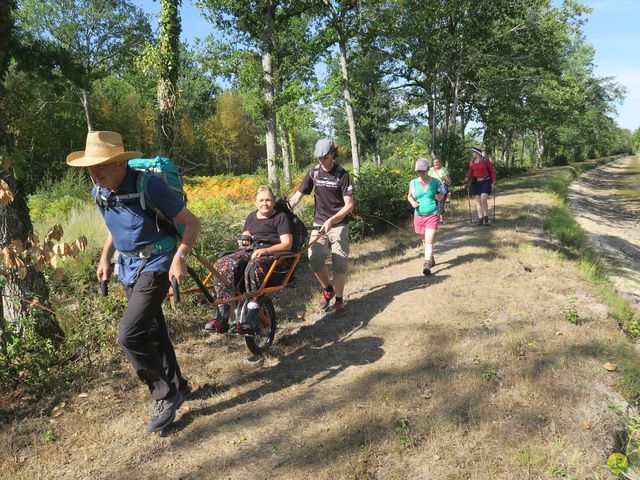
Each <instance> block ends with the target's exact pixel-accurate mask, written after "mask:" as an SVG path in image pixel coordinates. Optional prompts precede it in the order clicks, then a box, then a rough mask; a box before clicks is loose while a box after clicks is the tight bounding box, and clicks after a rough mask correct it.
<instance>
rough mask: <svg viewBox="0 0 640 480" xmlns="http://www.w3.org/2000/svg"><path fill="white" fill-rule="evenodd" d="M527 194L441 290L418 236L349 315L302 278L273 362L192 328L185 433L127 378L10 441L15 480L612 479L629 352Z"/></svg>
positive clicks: (448, 231) (372, 265) (66, 405)
mask: <svg viewBox="0 0 640 480" xmlns="http://www.w3.org/2000/svg"><path fill="white" fill-rule="evenodd" d="M526 182H527V179H526V178H522V179H520V180H518V181H513V182H511V183H509V184H507V182H505V183H503V184H501V193H500V195H499V196H498V201H497V210H498V215H497V219H498V221H497V223H496V224H495V225H494V226H493V227H491V228H488V227H474V226H470V225H469V223H468V220H466V221H464V222H462V221H459V222H457V223H452V224H449V225H446V226H445V228H444V229H443V230H442V231H441V232H440V234H439V238H438V245H437V248H436V260H437V262H438V265H437V266H436V267H435V268H434V273H435V274H434V275H432V276H430V277H424V276H423V275H422V273H421V265H422V260H421V255H420V252H419V248H418V242H417V241H416V240H415V238H414V237H413V236H412V234H411V232H410V231H409V230H407V231H404V232H400V233H397V234H395V235H393V236H389V237H386V238H385V239H382V240H377V241H373V242H367V243H363V244H360V245H357V246H355V247H354V255H353V259H352V268H351V272H350V278H349V284H348V290H347V299H348V302H347V312H346V313H345V314H344V315H341V316H336V315H332V314H329V315H323V314H321V313H319V312H317V311H316V310H315V309H314V307H313V306H305V305H304V303H300V302H301V301H302V300H301V299H300V298H298V297H299V293H300V292H301V288H302V285H306V284H308V285H314V281H313V279H312V278H311V276H310V274H309V272H308V271H304V270H303V271H301V273H300V277H299V278H298V279H297V280H296V282H298V286H296V287H295V288H294V289H292V290H291V291H289V292H288V293H287V295H288V296H286V295H285V296H283V297H281V298H278V301H277V304H278V305H279V306H280V308H279V314H280V316H281V318H285V317H287V318H288V319H289V320H288V321H284V322H283V323H282V325H283V328H282V330H281V331H280V333H279V335H278V339H277V343H276V344H275V346H274V349H273V352H272V354H271V355H270V356H269V357H268V358H266V359H265V360H264V362H262V363H260V362H258V363H255V362H254V363H251V362H247V354H246V350H245V348H244V345H243V344H242V343H240V342H239V341H238V340H237V339H227V338H226V337H215V336H209V337H205V338H203V337H202V336H201V335H199V334H198V333H197V332H198V330H199V328H200V325H201V324H202V323H203V322H204V319H203V318H194V319H192V320H190V327H189V328H190V329H191V330H190V332H186V333H185V332H182V333H181V335H180V340H179V341H178V342H177V345H176V349H177V355H178V358H179V359H180V362H181V365H182V369H183V371H184V372H185V373H186V375H187V376H188V378H189V379H190V382H191V384H192V388H193V389H194V395H193V398H192V399H191V400H190V401H188V402H186V403H185V405H184V406H183V407H182V408H181V409H180V411H179V412H178V417H177V421H176V424H175V427H174V428H172V429H171V430H170V431H169V432H166V434H164V435H162V436H159V435H149V434H147V433H145V432H144V428H145V424H146V420H147V414H146V411H145V409H146V407H145V405H146V402H147V401H148V394H147V393H146V392H145V389H144V388H143V387H142V386H140V384H139V383H138V382H137V380H136V379H135V378H134V375H133V374H132V372H130V371H129V369H128V367H127V366H126V365H125V366H124V367H123V368H122V369H121V370H120V369H114V371H113V372H105V375H104V378H103V379H102V380H100V381H96V382H95V383H94V384H93V385H91V387H90V388H88V389H87V390H86V391H85V392H82V394H81V395H79V392H70V393H69V394H68V395H66V396H64V397H63V398H58V399H55V401H53V402H51V404H50V406H48V407H47V408H43V409H42V410H41V411H40V412H38V413H34V414H33V415H31V416H29V417H27V418H25V419H23V420H21V421H20V422H14V423H12V424H11V425H8V426H6V427H4V428H3V429H2V432H1V433H2V434H1V435H0V452H2V453H1V454H0V467H1V468H0V477H1V478H7V479H8V478H11V479H34V478H46V479H49V478H55V479H86V478H92V479H157V478H163V479H165V478H166V479H209V478H210V479H233V480H236V479H247V480H249V479H251V480H255V479H274V478H277V479H403V480H404V479H407V478H411V479H425V480H427V479H437V480H443V479H450V480H460V479H473V480H497V479H504V480H513V479H534V478H540V479H543V478H544V479H546V478H580V479H583V478H607V471H606V468H605V466H604V465H605V462H606V458H607V456H608V454H609V453H611V451H612V449H613V448H614V444H615V441H616V438H617V433H618V432H619V431H620V429H621V424H620V414H621V412H622V411H624V408H625V405H626V404H625V402H624V400H623V399H622V398H621V397H620V396H619V395H617V394H615V393H614V392H613V390H612V388H611V386H612V385H614V384H615V383H616V382H617V381H618V373H617V372H612V371H608V370H606V369H604V368H603V367H602V365H603V364H604V363H606V362H613V363H616V362H617V361H622V360H621V357H620V353H619V352H621V351H624V349H625V346H626V345H627V343H626V340H625V339H624V337H622V336H621V335H620V334H619V330H618V327H617V325H616V324H615V322H614V321H613V320H611V319H610V318H608V315H607V310H606V307H605V306H604V305H603V303H602V301H601V300H599V299H598V298H597V297H596V296H595V295H594V294H593V293H592V290H591V286H590V285H589V284H588V283H587V282H586V281H584V280H583V279H582V277H581V276H580V274H579V272H578V271H577V270H576V269H575V267H574V266H573V263H572V262H571V261H570V260H567V259H565V258H563V257H562V255H561V254H559V253H556V251H557V250H558V249H557V248H556V247H557V246H556V245H554V244H553V243H551V242H549V241H548V240H547V239H546V238H545V237H544V235H543V234H542V232H541V230H540V223H541V219H542V218H543V217H544V211H545V210H546V209H548V208H550V207H551V206H552V205H553V202H554V200H553V198H552V197H551V196H549V195H545V194H543V193H541V192H537V191H535V190H533V189H531V188H530V187H527V185H526ZM456 209H457V211H458V212H459V214H458V217H461V216H462V217H464V216H465V215H466V213H467V205H466V200H465V201H464V202H463V203H460V204H458V205H456ZM463 214H464V215H463ZM297 294H298V295H297ZM317 300H318V299H317V298H313V299H311V301H310V302H309V305H313V304H315V302H316V301H317ZM54 405H57V408H55V409H54ZM45 431H49V432H51V436H53V438H54V440H51V438H48V439H47V438H45V436H44V435H43V432H45Z"/></svg>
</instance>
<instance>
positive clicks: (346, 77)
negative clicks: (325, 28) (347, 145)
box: [337, 29, 360, 177]
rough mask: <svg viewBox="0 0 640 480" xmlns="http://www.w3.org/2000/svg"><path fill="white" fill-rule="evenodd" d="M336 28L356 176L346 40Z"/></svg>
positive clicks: (355, 142)
mask: <svg viewBox="0 0 640 480" xmlns="http://www.w3.org/2000/svg"><path fill="white" fill-rule="evenodd" d="M337 30H338V46H339V47H340V67H341V68H342V95H343V97H344V109H345V112H346V114H347V122H348V123H349V137H350V138H351V158H352V161H353V173H354V175H355V176H356V177H357V176H358V174H359V173H360V156H359V155H358V138H357V136H356V119H355V116H354V114H353V105H352V103H351V90H350V89H349V66H348V63H347V40H346V38H344V34H343V33H342V30H340V29H337Z"/></svg>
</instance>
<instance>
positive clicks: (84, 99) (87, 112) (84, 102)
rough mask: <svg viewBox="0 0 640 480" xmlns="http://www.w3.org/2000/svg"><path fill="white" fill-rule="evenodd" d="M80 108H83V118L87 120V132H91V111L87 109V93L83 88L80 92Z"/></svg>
mask: <svg viewBox="0 0 640 480" xmlns="http://www.w3.org/2000/svg"><path fill="white" fill-rule="evenodd" d="M80 93H81V95H82V96H81V99H82V106H83V107H84V116H85V118H86V120H87V130H88V131H89V132H91V131H93V121H92V119H91V109H90V108H89V92H87V91H86V90H85V89H84V88H83V89H82V90H81V91H80Z"/></svg>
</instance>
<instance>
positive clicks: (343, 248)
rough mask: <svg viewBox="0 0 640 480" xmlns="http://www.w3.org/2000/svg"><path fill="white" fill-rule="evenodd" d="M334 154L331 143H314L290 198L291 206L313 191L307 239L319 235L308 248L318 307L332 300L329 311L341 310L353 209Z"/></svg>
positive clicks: (350, 191) (346, 178)
mask: <svg viewBox="0 0 640 480" xmlns="http://www.w3.org/2000/svg"><path fill="white" fill-rule="evenodd" d="M337 154H338V149H337V148H336V146H335V144H334V143H333V140H331V139H329V138H322V139H320V140H318V141H317V142H316V146H315V149H314V151H313V156H314V157H316V158H317V159H318V164H317V165H316V166H314V167H313V168H312V169H311V170H309V171H308V172H307V174H306V175H305V176H304V178H303V179H302V182H301V183H300V186H299V187H298V191H297V192H296V193H295V194H294V195H293V197H291V202H290V203H291V207H292V208H293V207H295V206H296V205H297V204H298V203H300V201H301V200H302V197H303V196H304V195H309V194H310V193H311V192H314V198H315V212H314V215H313V230H312V231H311V238H315V237H316V236H317V235H318V234H319V233H324V234H326V236H324V237H323V238H321V239H320V240H319V241H318V242H316V243H315V244H314V245H313V246H312V247H311V248H310V249H309V263H310V264H311V269H312V270H313V273H315V275H316V277H317V278H318V280H319V281H320V284H321V285H322V300H321V301H320V308H321V309H323V310H327V309H329V307H330V306H331V300H332V299H333V298H334V297H335V302H334V304H333V310H334V311H335V312H336V313H342V312H343V311H344V303H343V295H344V286H345V283H346V280H347V258H348V256H349V224H348V215H349V213H350V212H351V211H352V210H353V207H354V202H353V186H352V185H351V180H350V179H349V173H348V172H347V171H346V170H345V169H344V168H342V167H341V166H340V165H338V164H337V163H335V158H336V156H337ZM329 250H330V251H331V263H332V266H333V285H332V284H331V280H330V278H329V270H328V269H327V267H326V266H325V259H326V257H327V254H328V253H329Z"/></svg>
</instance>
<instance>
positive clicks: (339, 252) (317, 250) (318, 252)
mask: <svg viewBox="0 0 640 480" xmlns="http://www.w3.org/2000/svg"><path fill="white" fill-rule="evenodd" d="M319 228H320V226H318V225H314V226H313V230H312V231H311V239H312V240H313V239H314V238H316V236H317V235H318V229H319ZM329 251H331V263H332V264H333V272H334V273H347V258H348V257H349V225H338V226H335V227H332V228H331V230H329V233H328V234H327V235H326V236H323V237H322V238H320V240H318V241H317V242H316V243H315V245H313V246H312V247H311V248H310V249H309V263H310V264H311V269H312V270H313V271H314V272H318V271H320V270H322V268H323V267H324V264H325V260H326V258H327V255H328V254H329Z"/></svg>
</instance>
